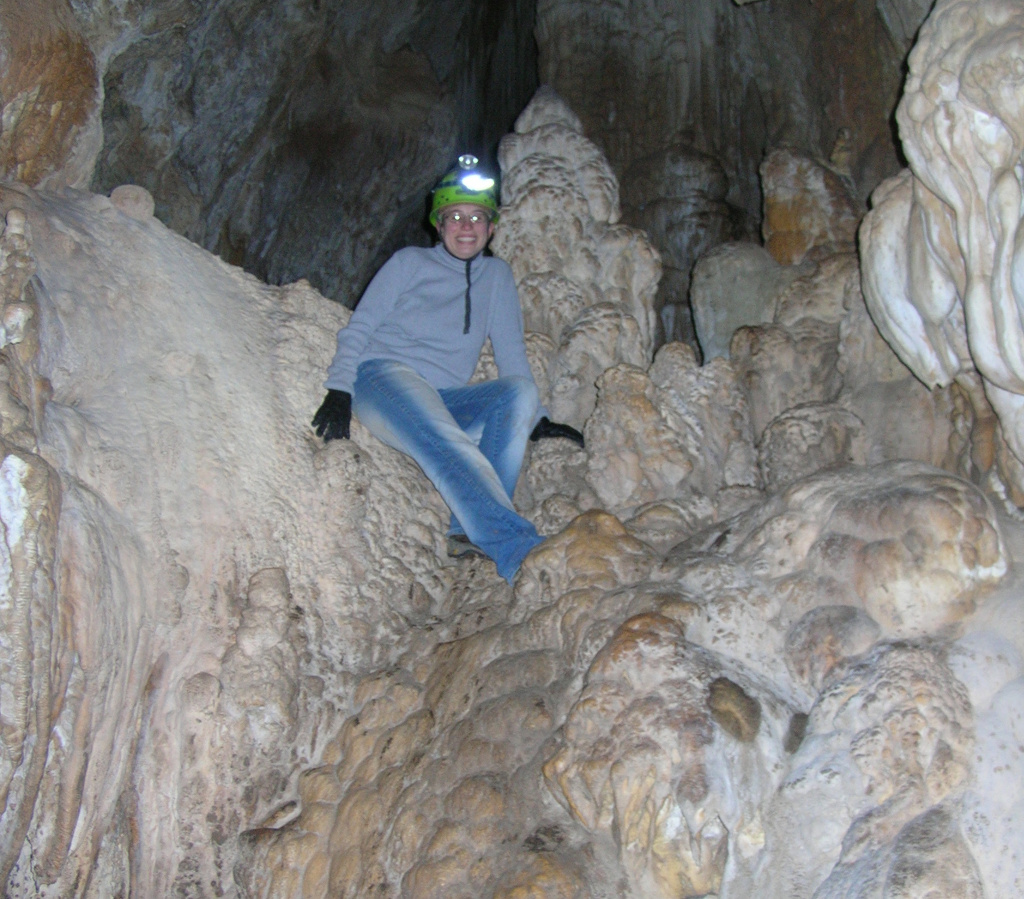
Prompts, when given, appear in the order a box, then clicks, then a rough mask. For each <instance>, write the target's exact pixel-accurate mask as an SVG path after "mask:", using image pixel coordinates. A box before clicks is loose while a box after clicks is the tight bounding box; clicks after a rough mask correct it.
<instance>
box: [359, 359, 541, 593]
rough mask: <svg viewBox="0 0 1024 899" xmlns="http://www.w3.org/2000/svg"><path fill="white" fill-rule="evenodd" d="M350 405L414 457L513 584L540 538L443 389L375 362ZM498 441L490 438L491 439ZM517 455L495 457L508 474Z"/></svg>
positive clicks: (367, 365) (365, 369)
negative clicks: (448, 403)
mask: <svg viewBox="0 0 1024 899" xmlns="http://www.w3.org/2000/svg"><path fill="white" fill-rule="evenodd" d="M352 408H353V411H354V412H355V414H356V415H357V416H358V417H359V421H360V422H361V423H362V424H363V425H364V426H365V427H366V428H367V429H368V430H369V431H370V432H371V433H373V434H374V435H375V436H376V437H378V438H379V439H380V440H382V441H383V442H384V443H387V444H388V445H389V446H392V447H394V448H395V449H398V450H401V451H402V452H404V453H407V454H408V455H409V456H411V457H412V458H413V459H415V460H416V462H417V464H419V466H420V468H422V469H423V472H424V473H425V474H426V475H427V477H428V478H430V480H431V482H432V483H433V484H434V486H435V487H436V488H437V490H438V492H439V493H440V494H441V496H442V497H443V498H444V501H445V502H446V503H447V504H448V507H449V508H450V509H451V510H452V513H453V515H454V516H455V517H456V518H457V519H458V521H459V522H461V524H462V526H463V527H464V528H465V531H466V535H467V536H468V537H469V539H470V540H472V541H473V543H475V544H476V545H477V546H479V547H480V549H482V550H483V551H484V552H485V553H487V555H488V556H490V558H492V559H493V560H494V562H495V565H496V566H497V568H498V573H499V574H500V575H501V576H502V577H504V578H505V579H506V580H508V581H509V582H510V583H511V581H512V578H513V577H514V576H515V573H516V571H518V569H519V566H520V564H521V563H522V561H523V559H524V558H525V557H526V554H527V553H528V552H529V551H530V550H531V549H532V548H533V547H534V546H536V545H537V544H538V543H540V542H541V538H540V536H538V534H537V530H536V528H534V526H533V525H532V524H531V523H530V522H529V521H527V520H526V519H525V518H523V517H522V516H520V515H519V514H518V513H517V512H516V511H515V509H514V508H513V507H512V500H511V499H510V491H509V490H507V489H506V487H505V485H504V484H503V482H502V478H501V477H499V475H498V473H497V472H496V471H495V468H494V466H493V465H492V464H491V462H490V461H488V458H487V457H486V456H485V455H484V453H482V452H481V450H480V448H479V447H478V446H477V444H476V441H475V440H474V439H473V437H472V436H470V435H469V434H467V433H466V431H464V430H463V429H462V428H461V427H460V426H459V423H458V421H456V419H455V417H454V416H453V415H452V413H451V412H450V411H449V410H448V408H447V406H446V405H445V402H444V400H442V398H441V395H440V394H439V393H438V391H436V390H435V389H434V388H433V387H431V386H430V385H429V384H427V382H426V381H424V380H423V378H421V377H420V376H419V375H418V374H416V372H415V371H413V369H412V368H410V367H409V366H408V365H404V364H403V363H400V362H391V361H388V360H383V359H372V360H370V361H368V362H364V363H363V364H362V365H360V366H359V372H358V374H357V376H356V383H355V388H354V390H353V396H352ZM478 417H479V416H472V419H473V420H474V421H476V420H477V418H478ZM513 417H514V416H513ZM479 429H480V432H481V438H480V439H481V440H482V439H483V437H484V436H485V435H488V433H489V430H488V427H487V426H486V424H483V425H481V426H480V428H479ZM491 430H494V428H493V427H492V428H491ZM492 439H493V438H491V437H488V442H489V443H490V442H491V441H492ZM524 448H525V441H524ZM512 455H514V453H513V454H510V455H503V454H501V453H498V454H497V456H498V458H500V460H501V461H500V464H501V465H502V467H503V468H506V470H507V469H508V467H509V464H510V460H511V456H512ZM519 462H520V464H521V462H522V455H521V453H520V455H519ZM516 474H517V475H518V471H517V472H516ZM512 487H513V489H514V487H515V481H514V480H513V481H512Z"/></svg>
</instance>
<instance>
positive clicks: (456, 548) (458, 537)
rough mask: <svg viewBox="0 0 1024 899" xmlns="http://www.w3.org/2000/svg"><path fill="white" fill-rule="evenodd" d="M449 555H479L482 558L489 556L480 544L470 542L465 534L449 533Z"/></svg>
mask: <svg viewBox="0 0 1024 899" xmlns="http://www.w3.org/2000/svg"><path fill="white" fill-rule="evenodd" d="M448 556H449V558H452V559H463V558H468V557H470V556H479V557H480V558H481V559H486V558H487V554H486V553H485V552H484V551H483V550H482V549H480V547H479V546H476V545H475V544H473V543H470V542H469V537H467V536H466V535H465V534H449V535H448Z"/></svg>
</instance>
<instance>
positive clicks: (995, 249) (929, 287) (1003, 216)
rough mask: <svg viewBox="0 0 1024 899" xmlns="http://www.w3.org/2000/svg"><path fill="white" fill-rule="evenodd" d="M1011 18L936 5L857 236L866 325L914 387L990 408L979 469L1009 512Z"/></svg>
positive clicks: (1017, 251)
mask: <svg viewBox="0 0 1024 899" xmlns="http://www.w3.org/2000/svg"><path fill="white" fill-rule="evenodd" d="M1022 21H1024V13H1022V11H1021V9H1020V6H1019V4H1016V3H1013V2H1009V0H985V2H981V3H973V2H965V0H944V2H940V3H937V4H936V7H935V10H934V12H933V14H932V15H931V16H930V17H929V19H928V21H927V23H926V24H925V26H923V27H922V30H921V34H920V38H919V40H918V42H917V44H916V46H915V48H914V50H913V52H912V53H911V55H910V58H909V70H910V74H909V77H908V80H907V86H906V90H905V91H904V94H903V97H902V99H901V100H900V104H899V107H898V109H897V120H898V122H899V126H900V139H901V141H902V144H903V149H904V152H905V154H906V157H907V160H908V161H909V163H910V168H909V170H905V171H904V172H903V173H901V174H900V175H898V176H896V177H894V178H891V179H889V180H887V181H886V182H884V183H883V184H882V185H881V186H879V188H878V189H877V190H876V192H875V194H874V195H873V199H872V203H873V207H874V208H873V209H872V212H871V213H870V214H869V215H868V216H867V217H866V218H865V220H864V222H863V224H862V225H861V229H860V239H861V244H862V246H863V257H864V286H865V295H866V299H867V301H868V306H869V308H870V309H871V312H872V315H873V316H874V317H875V320H876V321H877V322H878V326H879V328H880V329H881V331H882V333H883V334H884V335H885V337H886V339H887V340H888V341H889V343H890V344H891V345H892V346H893V348H894V349H895V350H896V352H897V353H899V355H900V358H902V359H903V360H904V362H906V364H907V365H908V366H909V367H910V368H911V369H912V370H913V371H914V373H915V374H916V375H917V376H918V377H919V378H920V379H921V380H922V381H923V382H925V383H926V384H928V385H941V386H945V385H949V384H951V383H954V382H956V383H958V384H960V385H961V386H963V388H964V389H965V390H967V391H968V393H969V395H970V397H971V403H972V405H973V406H974V408H975V410H976V411H977V415H978V418H979V419H980V420H981V421H982V423H983V424H985V423H986V420H987V419H990V418H991V414H992V410H994V412H995V415H996V417H998V419H999V424H1000V427H999V430H998V435H997V437H996V443H997V451H996V453H995V454H994V457H993V456H992V455H990V456H989V457H988V458H987V459H985V460H984V461H985V463H986V468H987V470H988V471H989V472H990V473H991V477H992V479H993V483H994V484H996V485H998V486H999V488H1000V489H1002V490H1004V491H1005V492H1006V494H1007V498H1008V501H1009V502H1011V503H1012V504H1014V505H1021V500H1022V498H1024V464H1022V462H1024V428H1022V425H1021V411H1022V409H1024V399H1022V397H1024V365H1022V358H1024V354H1022V352H1021V347H1022V340H1024V326H1022V322H1021V316H1020V311H1019V310H1020V306H1021V303H1022V298H1024V284H1022V278H1021V275H1020V272H1021V270H1022V262H1021V259H1022V258H1024V257H1022V246H1024V243H1022V240H1021V238H1020V235H1021V234H1022V233H1024V231H1022V229H1021V221H1022V220H1024V216H1022V213H1021V196H1022V195H1024V176H1022V173H1021V168H1020V158H1021V152H1022V148H1024V108H1022V106H1021V103H1020V100H1019V96H1020V89H1021V83H1022V80H1024V74H1022V72H1021V66H1020V40H1021V38H1020V34H1021V28H1022V27H1024V26H1022ZM979 376H980V382H981V383H980V384H979V383H978V381H979Z"/></svg>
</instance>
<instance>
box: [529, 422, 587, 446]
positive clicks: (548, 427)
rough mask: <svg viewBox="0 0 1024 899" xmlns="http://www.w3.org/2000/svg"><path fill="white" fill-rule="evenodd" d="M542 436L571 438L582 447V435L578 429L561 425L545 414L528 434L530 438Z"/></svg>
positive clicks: (537, 438) (536, 438) (534, 438)
mask: <svg viewBox="0 0 1024 899" xmlns="http://www.w3.org/2000/svg"><path fill="white" fill-rule="evenodd" d="M542 437H564V438H565V439H566V440H571V441H572V442H573V443H575V444H578V445H579V447H580V449H583V435H582V434H581V433H580V432H579V431H577V430H576V429H575V428H574V427H571V426H570V425H563V424H559V423H558V422H557V421H552V420H551V419H550V418H548V417H547V416H546V415H545V416H544V417H543V418H542V419H541V420H540V421H538V422H537V426H536V427H535V428H534V429H533V433H532V434H530V439H531V440H540V439H541V438H542Z"/></svg>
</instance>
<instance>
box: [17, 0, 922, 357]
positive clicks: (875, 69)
mask: <svg viewBox="0 0 1024 899" xmlns="http://www.w3.org/2000/svg"><path fill="white" fill-rule="evenodd" d="M930 5H931V4H930V3H927V2H924V0H846V2H843V3H839V4H827V5H826V4H818V3H812V2H810V0H771V2H753V3H749V2H748V3H737V2H732V0H713V2H697V0H643V2H632V3H628V4H622V3H612V2H604V3H593V2H585V3H584V2H574V0H543V2H539V3H538V2H537V0H488V2H483V3H470V2H467V0H440V2H437V3H432V4H429V5H424V4H417V3H414V2H411V0H391V2H387V3H378V4H352V3H344V2H340V0H332V2H318V0H288V2H285V3H275V4H271V5H259V4H254V3H252V2H251V0H221V2H214V3H202V4H201V3H182V2H172V0H159V2H155V3H147V4H144V5H143V4H135V3H112V2H65V0H16V2H11V3H8V4H5V5H4V10H3V11H0V45H3V47H4V50H3V53H4V56H3V59H4V60H5V65H4V66H3V73H2V74H0V78H2V79H3V80H2V82H0V98H2V102H3V108H4V115H5V127H4V130H3V132H2V133H0V172H2V173H3V175H4V176H5V177H14V178H17V179H18V180H23V181H25V182H26V183H28V184H31V185H34V186H44V187H45V186H51V185H56V184H61V183H65V184H72V185H74V186H79V187H85V186H88V187H90V188H91V189H92V190H95V191H97V192H100V193H109V192H110V191H111V190H112V189H113V188H115V187H117V186H118V185H119V184H122V183H135V184H139V185H141V186H143V187H145V188H146V189H147V190H149V191H150V193H151V194H152V195H153V197H154V199H155V201H156V209H157V215H158V216H159V217H160V219H161V220H162V221H164V222H165V223H166V224H167V225H168V226H170V227H171V228H172V229H173V230H176V231H178V232H179V233H181V234H184V235H185V236H187V237H189V239H191V240H194V241H196V242H197V243H199V244H200V245H202V246H204V247H205V248H207V249H209V250H211V251H213V252H216V253H217V254H218V255H220V256H221V257H222V258H224V259H225V260H227V261H229V262H232V263H234V264H239V265H241V266H243V267H244V268H246V269H247V270H248V271H250V272H252V273H254V274H256V275H257V276H259V277H261V278H263V279H265V280H268V281H270V282H271V283H286V282H288V281H290V280H294V279H295V278H297V277H307V278H308V279H309V280H310V281H311V283H313V284H314V285H315V286H316V287H317V288H318V289H320V290H322V291H323V292H324V293H325V294H326V295H327V296H330V297H333V298H336V299H339V300H341V301H342V302H343V303H345V304H347V305H350V306H351V305H353V304H354V302H355V301H356V299H357V298H358V296H359V293H360V291H361V289H362V287H363V286H364V284H365V283H366V281H367V280H368V278H369V277H370V276H371V275H372V273H373V272H374V271H375V270H376V268H377V267H378V266H379V265H380V263H381V262H382V261H383V260H384V259H385V258H386V257H387V255H388V254H389V253H390V252H391V251H392V250H393V249H395V248H396V247H397V246H399V245H402V244H405V243H426V242H427V240H428V239H429V235H428V234H427V233H426V231H425V230H424V228H423V212H424V209H423V195H424V193H425V191H426V190H427V189H428V188H429V187H430V185H431V184H432V183H433V182H434V181H435V180H436V178H437V177H438V176H439V175H440V173H441V172H443V170H444V169H445V168H446V167H447V166H448V165H449V164H450V163H451V161H452V159H453V157H454V155H455V153H456V152H458V151H459V150H463V149H466V148H469V149H472V150H473V152H476V153H477V155H479V156H481V157H482V158H484V159H487V160H489V161H491V162H493V161H494V153H495V149H496V145H497V141H498V139H499V138H500V137H501V135H502V134H504V133H505V132H506V131H508V129H509V128H510V126H511V123H512V121H513V119H514V117H515V116H516V115H518V113H519V112H520V111H521V110H522V108H523V107H524V106H525V105H526V102H527V100H528V99H529V98H530V96H532V94H533V91H534V90H535V88H536V86H537V84H538V82H540V83H548V84H550V85H551V86H553V87H554V88H555V89H556V90H557V91H558V93H559V94H560V95H561V96H563V97H564V98H565V99H566V101H567V102H568V103H569V104H570V106H571V107H572V108H573V109H574V110H576V111H577V113H578V114H579V116H580V118H581V120H582V122H583V126H584V130H585V133H586V134H587V135H588V136H589V137H590V138H591V139H593V140H594V141H595V143H596V144H597V145H598V147H599V148H600V149H601V150H602V151H603V152H604V153H606V154H607V156H608V158H609V161H610V162H611V165H612V168H613V171H614V172H615V174H616V176H617V177H618V178H619V179H620V181H621V184H622V198H623V214H624V217H625V220H626V221H628V222H629V223H630V224H633V225H636V226H639V227H643V228H644V229H645V230H647V231H648V233H649V234H651V236H652V239H653V241H654V243H655V245H656V247H657V248H658V250H659V252H660V253H661V254H662V257H663V262H664V263H665V265H664V275H663V278H662V284H661V286H660V288H659V300H658V306H659V307H660V309H661V310H664V309H665V307H667V308H668V312H667V313H666V312H662V330H663V331H664V335H663V336H664V337H666V338H673V337H675V338H682V339H687V340H689V341H690V342H691V344H692V345H694V346H695V347H696V342H695V341H694V340H693V329H692V326H691V324H690V323H689V311H688V304H687V294H688V289H689V277H690V269H691V268H692V265H693V264H694V262H695V261H696V259H697V258H699V256H700V255H702V254H703V253H704V252H706V251H707V250H708V249H710V248H712V247H713V246H715V245H717V244H719V243H721V242H723V241H727V240H729V239H732V238H735V237H746V238H751V237H756V236H757V234H758V231H759V228H760V226H761V221H762V218H763V211H762V201H761V193H760V187H759V183H760V179H759V171H758V170H759V166H760V164H761V162H762V159H763V157H764V155H765V153H766V152H767V151H769V150H772V149H775V148H778V147H780V146H785V147H788V148H790V149H793V150H796V151H798V152H801V153H805V154H807V155H808V156H809V157H811V158H813V159H817V160H819V161H823V162H826V163H829V164H831V165H833V166H834V167H835V169H836V171H837V172H838V173H839V175H840V176H841V177H842V178H844V179H845V180H846V182H847V184H848V187H849V190H850V193H851V196H852V198H853V200H854V202H856V203H857V204H858V205H859V206H860V207H861V208H862V209H863V206H864V201H865V199H866V197H867V196H868V194H869V193H870V191H871V190H872V189H873V188H874V186H875V185H877V184H878V182H879V181H881V180H882V178H884V177H886V176H888V175H892V174H894V173H895V172H896V171H897V170H898V167H899V157H898V150H897V142H896V140H895V135H894V129H893V125H892V111H893V109H894V107H895V102H896V99H897V97H898V92H899V88H900V85H901V83H902V78H903V72H904V63H905V58H906V54H907V52H908V50H909V48H910V45H911V42H912V40H913V36H914V34H915V33H916V31H917V28H918V27H919V25H920V23H921V21H922V20H923V18H924V16H925V14H926V13H927V11H928V8H929V7H930ZM58 58H59V59H61V60H62V64H61V65H59V66H58V65H54V62H53V61H54V60H55V59H58ZM56 97H59V98H60V104H58V105H55V104H54V98H56Z"/></svg>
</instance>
